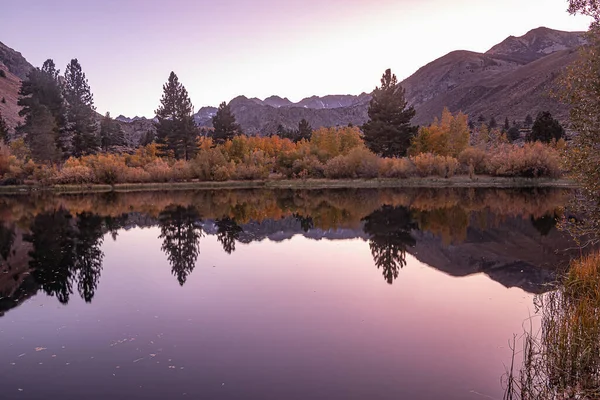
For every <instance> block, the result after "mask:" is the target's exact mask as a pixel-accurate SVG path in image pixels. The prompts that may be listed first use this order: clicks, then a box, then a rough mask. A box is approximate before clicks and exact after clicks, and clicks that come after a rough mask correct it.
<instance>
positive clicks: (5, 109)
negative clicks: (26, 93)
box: [0, 42, 33, 129]
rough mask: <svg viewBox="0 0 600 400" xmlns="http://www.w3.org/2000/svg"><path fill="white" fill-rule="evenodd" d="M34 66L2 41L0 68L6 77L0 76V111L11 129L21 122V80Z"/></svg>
mask: <svg viewBox="0 0 600 400" xmlns="http://www.w3.org/2000/svg"><path fill="white" fill-rule="evenodd" d="M32 69H33V66H32V65H31V64H29V63H28V62H27V60H26V59H25V58H24V57H23V56H22V55H21V53H19V52H17V51H15V50H13V49H11V48H10V47H8V46H6V45H5V44H4V43H2V42H0V70H2V71H3V72H4V73H3V75H4V76H5V77H2V76H0V113H1V114H2V117H3V118H4V119H5V120H6V123H7V125H8V127H9V129H13V128H14V127H15V126H17V124H19V123H20V122H21V120H22V119H21V117H20V116H19V106H17V100H18V98H19V89H20V88H21V80H22V79H24V78H25V77H27V74H28V73H29V71H31V70H32Z"/></svg>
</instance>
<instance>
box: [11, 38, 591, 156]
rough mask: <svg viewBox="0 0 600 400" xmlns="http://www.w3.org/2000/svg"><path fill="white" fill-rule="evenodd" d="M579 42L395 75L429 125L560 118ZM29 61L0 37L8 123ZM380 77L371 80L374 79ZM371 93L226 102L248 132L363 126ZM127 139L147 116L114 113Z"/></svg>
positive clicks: (511, 46) (494, 51)
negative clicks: (449, 117)
mask: <svg viewBox="0 0 600 400" xmlns="http://www.w3.org/2000/svg"><path fill="white" fill-rule="evenodd" d="M584 43H585V39H584V34H583V32H562V31H557V30H552V29H549V28H544V27H541V28H537V29H533V30H531V31H529V32H527V33H526V34H525V35H523V36H521V37H514V36H510V37H508V38H507V39H505V40H504V41H502V42H501V43H499V44H497V45H495V46H493V47H492V48H490V49H489V50H488V51H486V52H485V53H477V52H472V51H465V50H458V51H453V52H451V53H448V54H446V55H445V56H443V57H440V58H438V59H436V60H434V61H432V62H431V63H429V64H427V65H425V66H423V67H421V68H420V69H419V70H418V71H416V72H415V73H414V74H412V75H411V76H409V77H408V78H406V79H405V80H404V81H402V82H401V85H402V86H403V87H404V88H405V90H406V98H407V100H408V102H409V104H411V105H413V106H414V107H415V109H416V111H417V113H416V116H415V118H414V120H413V123H415V124H419V125H423V124H428V123H430V122H431V121H433V119H434V118H435V117H436V116H439V115H441V112H442V110H443V108H444V107H448V108H449V109H450V111H452V112H457V111H462V112H464V113H467V114H469V115H470V116H471V118H472V119H475V118H476V116H480V115H483V116H484V118H486V119H488V120H489V119H490V118H491V117H494V118H495V119H496V120H497V121H502V120H504V118H508V119H509V120H510V121H513V120H516V121H522V120H523V119H524V118H525V116H526V115H527V114H531V115H532V116H535V115H536V114H537V113H538V112H539V111H545V110H548V111H550V112H551V113H552V114H553V115H554V116H555V117H556V118H558V119H559V120H561V121H563V122H564V121H566V120H567V118H568V108H567V106H565V105H564V104H561V103H559V102H558V101H557V100H556V99H554V98H553V97H551V96H550V92H551V90H552V89H555V88H556V87H557V85H558V83H557V78H558V77H559V76H560V74H561V72H562V71H563V70H564V68H565V67H566V66H568V65H569V64H571V63H572V62H573V61H574V60H576V58H577V48H578V47H580V46H581V45H582V44H584ZM31 68H33V67H32V66H31V65H30V64H29V63H28V62H27V61H26V60H25V58H24V57H23V56H22V55H21V54H20V53H18V52H16V51H14V50H12V49H10V48H9V47H7V46H5V45H4V44H2V43H0V69H2V70H4V71H5V73H6V78H0V99H1V98H4V99H5V102H0V112H1V113H2V115H3V116H4V118H5V119H6V120H7V122H8V125H9V126H10V127H14V126H16V125H17V124H18V123H19V122H20V117H19V116H18V106H17V105H16V101H17V97H18V88H19V85H20V80H21V79H23V78H24V77H25V76H26V74H27V73H28V72H29V70H31ZM377 82H378V81H377V80H376V79H374V83H377ZM370 98H371V95H370V94H368V93H361V94H359V95H328V96H323V97H319V96H312V97H308V98H305V99H302V100H301V101H299V102H297V103H293V102H292V101H290V100H289V99H287V98H282V97H279V96H271V97H268V98H266V99H264V100H261V99H258V98H247V97H245V96H238V97H236V98H234V99H232V100H231V101H230V103H229V104H230V107H231V109H232V111H233V113H234V115H235V116H236V119H237V121H238V123H239V124H240V125H241V126H242V129H243V130H244V131H245V132H246V133H248V134H263V135H264V134H270V133H274V132H276V131H277V127H278V126H279V125H282V126H284V127H286V128H293V127H296V126H297V125H298V122H299V121H300V120H301V119H303V118H304V119H306V120H307V121H308V122H309V123H310V124H311V125H312V126H313V128H318V127H321V126H342V125H348V124H354V125H361V124H363V123H364V122H366V120H367V109H368V104H369V101H370ZM216 110H217V109H216V108H215V107H202V108H200V109H199V110H198V112H197V113H196V114H195V115H194V117H195V120H196V123H197V124H198V125H199V126H206V127H210V126H211V125H212V122H211V119H212V116H214V114H215V113H216ZM116 120H118V121H120V123H121V125H122V126H123V128H124V130H125V132H126V134H127V136H128V137H129V140H128V141H129V142H130V143H131V144H132V145H134V144H135V143H136V142H139V139H140V137H141V136H142V135H143V134H144V133H146V132H147V131H148V130H152V129H154V128H153V125H152V119H147V118H144V117H134V118H128V117H125V116H122V115H121V116H119V117H117V118H116Z"/></svg>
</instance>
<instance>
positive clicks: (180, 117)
mask: <svg viewBox="0 0 600 400" xmlns="http://www.w3.org/2000/svg"><path fill="white" fill-rule="evenodd" d="M156 116H157V118H158V122H157V123H156V124H155V126H156V139H157V142H158V143H159V144H161V145H163V146H164V147H165V148H166V150H169V151H171V152H172V153H173V155H174V156H175V157H176V158H179V159H180V158H183V159H186V160H189V159H190V158H192V157H193V156H194V155H195V153H196V151H197V145H196V139H197V137H198V130H197V128H196V124H195V122H194V118H193V106H192V102H191V100H190V98H189V95H188V92H187V90H186V89H185V87H184V86H183V85H182V84H181V83H180V82H179V78H178V77H177V75H175V73H174V72H171V74H170V75H169V80H168V81H167V83H165V84H164V85H163V95H162V98H161V99H160V106H159V107H158V109H157V110H156ZM147 139H148V138H147Z"/></svg>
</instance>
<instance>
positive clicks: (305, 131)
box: [298, 118, 313, 141]
mask: <svg viewBox="0 0 600 400" xmlns="http://www.w3.org/2000/svg"><path fill="white" fill-rule="evenodd" d="M312 131H313V129H312V126H310V124H309V123H308V121H307V120H305V119H304V118H302V120H301V121H300V122H299V123H298V141H300V140H302V139H304V140H310V138H311V136H312Z"/></svg>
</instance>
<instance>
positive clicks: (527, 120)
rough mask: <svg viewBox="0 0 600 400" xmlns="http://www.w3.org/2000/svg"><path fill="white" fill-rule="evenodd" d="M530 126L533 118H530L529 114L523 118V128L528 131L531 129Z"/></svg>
mask: <svg viewBox="0 0 600 400" xmlns="http://www.w3.org/2000/svg"><path fill="white" fill-rule="evenodd" d="M531 125H533V117H532V116H531V114H527V116H526V117H525V121H524V126H525V128H527V129H529V128H531Z"/></svg>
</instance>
